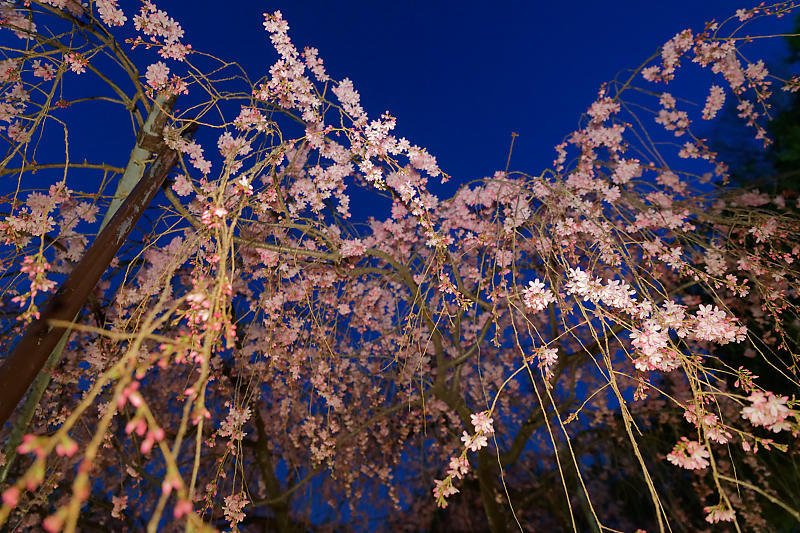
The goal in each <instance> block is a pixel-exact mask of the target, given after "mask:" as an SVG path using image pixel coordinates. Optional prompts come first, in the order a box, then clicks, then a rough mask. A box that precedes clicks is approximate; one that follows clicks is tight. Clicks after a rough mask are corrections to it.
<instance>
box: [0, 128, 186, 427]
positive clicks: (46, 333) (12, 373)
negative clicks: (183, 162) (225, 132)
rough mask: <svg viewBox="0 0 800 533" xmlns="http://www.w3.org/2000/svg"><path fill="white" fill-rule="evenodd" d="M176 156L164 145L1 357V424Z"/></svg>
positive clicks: (169, 169) (173, 151)
mask: <svg viewBox="0 0 800 533" xmlns="http://www.w3.org/2000/svg"><path fill="white" fill-rule="evenodd" d="M194 129H196V128H192V131H190V132H189V134H191V133H193V132H194ZM178 157H179V154H178V153H177V152H176V151H175V150H171V149H169V148H166V147H164V148H162V149H161V151H160V152H159V153H158V156H157V157H156V159H155V161H154V162H153V163H152V164H151V165H150V167H149V168H148V169H147V172H146V173H145V175H144V176H143V177H142V179H141V180H140V181H139V182H138V183H137V184H136V186H135V187H134V188H133V190H132V191H131V193H130V195H128V197H127V198H126V199H125V201H124V203H123V204H122V206H121V207H120V208H119V209H118V210H117V212H116V213H115V214H114V216H113V218H112V219H111V220H110V221H109V223H108V225H107V226H106V227H105V228H104V229H103V230H102V231H101V232H100V234H99V235H98V236H97V238H96V239H95V240H94V242H93V243H92V245H91V246H90V247H89V249H88V250H87V251H86V254H85V255H84V256H83V258H82V259H81V260H80V262H79V263H78V264H77V265H76V266H75V268H74V269H73V270H72V272H71V273H70V274H69V276H68V277H67V279H66V280H65V281H64V283H63V284H62V285H61V287H59V289H58V291H57V292H56V293H55V294H54V295H53V296H52V297H51V298H50V300H49V301H48V302H47V305H46V306H45V308H44V310H43V311H42V312H41V316H40V317H39V319H38V320H36V321H35V322H33V323H31V325H30V326H28V329H27V330H26V331H25V334H24V335H23V336H22V338H21V339H20V340H19V342H18V343H17V344H16V346H14V349H13V350H12V351H11V353H10V354H9V355H8V357H6V359H5V360H4V361H3V365H2V366H0V425H2V424H5V423H6V421H8V419H9V417H10V416H11V414H12V413H13V412H14V409H15V408H16V406H17V404H18V403H19V402H20V400H21V399H22V397H23V396H24V395H25V391H26V390H27V389H28V387H29V386H30V384H31V383H32V382H33V380H34V379H35V378H36V375H37V374H38V373H39V372H40V371H41V370H42V367H43V366H44V364H45V362H46V361H47V358H48V356H49V355H50V352H52V350H53V349H54V348H55V347H56V345H57V344H58V341H59V340H60V339H61V336H62V334H63V333H64V331H65V329H64V328H60V327H53V326H51V325H50V324H49V321H50V320H54V319H55V320H64V321H68V322H69V321H72V320H73V319H74V317H75V315H76V314H78V312H79V311H80V310H81V308H82V307H83V305H84V303H85V302H86V299H87V298H88V296H89V294H90V293H91V291H92V289H94V287H95V285H96V284H97V282H98V281H99V280H100V277H101V276H102V275H103V273H104V272H105V271H106V270H107V268H108V265H109V264H110V263H111V260H112V259H113V258H114V256H115V255H116V254H117V251H119V249H120V247H121V246H122V244H123V243H124V242H125V240H126V239H127V238H128V234H130V232H131V230H132V229H133V228H134V226H136V222H137V221H138V220H139V218H140V217H141V216H142V214H143V213H144V211H145V209H146V208H147V206H148V205H149V204H150V202H151V201H152V200H153V198H154V197H155V196H156V194H157V193H158V190H159V188H160V187H161V184H162V183H163V182H164V180H165V179H166V177H167V175H168V174H169V172H170V171H171V170H172V167H174V166H175V163H176V162H177V161H178Z"/></svg>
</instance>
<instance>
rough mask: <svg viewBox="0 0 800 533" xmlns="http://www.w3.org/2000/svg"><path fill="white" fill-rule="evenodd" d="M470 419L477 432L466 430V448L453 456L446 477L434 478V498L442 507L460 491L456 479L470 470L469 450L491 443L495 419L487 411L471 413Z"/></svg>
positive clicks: (464, 437)
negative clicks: (455, 482) (454, 483)
mask: <svg viewBox="0 0 800 533" xmlns="http://www.w3.org/2000/svg"><path fill="white" fill-rule="evenodd" d="M470 420H471V422H472V425H473V427H474V428H475V433H474V434H472V435H470V434H469V433H467V432H466V431H465V432H464V434H463V435H462V436H461V441H462V442H463V443H464V448H463V450H462V452H461V454H460V455H459V456H458V457H451V458H450V464H449V465H448V467H447V476H446V477H445V478H444V479H441V480H439V479H437V480H434V487H433V498H434V500H436V505H437V506H438V507H440V508H442V509H443V508H445V507H447V498H448V497H450V496H452V495H453V494H456V493H458V489H457V488H456V487H455V485H453V480H454V479H461V478H463V477H464V476H465V475H466V474H467V473H468V472H469V460H468V459H467V451H473V452H477V451H478V450H480V449H482V448H485V447H486V446H488V445H489V442H488V437H490V436H491V435H493V434H494V419H493V418H492V417H490V416H489V413H488V412H486V411H483V412H480V413H474V414H471V415H470Z"/></svg>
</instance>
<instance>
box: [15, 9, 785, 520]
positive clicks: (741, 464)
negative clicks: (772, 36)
mask: <svg viewBox="0 0 800 533" xmlns="http://www.w3.org/2000/svg"><path fill="white" fill-rule="evenodd" d="M792 7H793V6H792V5H790V4H789V3H782V4H778V5H775V6H770V7H764V6H760V7H756V8H753V9H749V10H739V11H738V12H736V14H735V15H734V16H732V17H730V18H728V19H725V20H724V21H723V22H719V23H711V24H709V25H707V27H705V28H704V29H702V30H701V31H694V30H684V31H682V32H680V33H678V34H677V35H676V36H675V37H674V38H673V39H671V40H670V41H669V42H667V43H666V44H665V45H664V46H663V48H662V49H661V50H660V51H659V52H658V53H657V54H655V55H654V56H653V57H651V58H650V59H649V60H648V61H647V62H646V63H644V64H643V65H642V66H641V67H639V68H638V69H636V70H634V71H630V72H629V73H627V74H626V77H625V78H624V79H615V80H613V81H611V82H609V83H608V84H606V85H605V86H603V87H601V88H600V89H599V92H598V95H597V99H596V101H595V102H594V103H592V104H591V105H590V106H589V107H588V110H587V112H586V113H585V115H584V116H583V117H582V119H581V122H580V127H579V129H577V130H576V131H575V132H573V133H572V134H570V135H569V136H568V137H567V138H566V139H565V140H564V141H563V142H562V143H561V144H559V145H558V146H557V147H556V149H555V161H554V162H553V165H552V167H551V168H549V169H546V170H544V171H543V172H541V173H539V174H536V175H532V174H526V173H522V172H513V171H511V170H509V169H508V168H506V169H504V170H502V171H498V172H496V173H495V175H494V176H491V177H488V178H485V179H482V180H479V181H476V182H473V183H468V184H464V185H462V186H461V187H460V188H459V189H458V191H457V192H456V193H455V194H454V195H453V196H452V197H450V198H444V199H443V198H439V197H438V196H437V195H436V194H434V191H435V190H436V186H437V184H438V183H439V182H442V181H446V180H447V179H448V178H449V176H448V175H447V174H446V173H445V172H444V170H446V169H444V170H443V169H440V168H439V167H438V165H437V162H436V159H435V157H434V156H433V154H432V153H430V152H429V151H428V150H427V149H425V148H423V147H420V146H417V145H415V144H413V140H408V139H405V138H397V137H396V136H394V135H393V134H392V131H393V129H394V128H395V124H396V119H395V117H394V116H392V115H391V114H390V113H389V112H388V111H387V112H385V113H383V114H381V115H378V116H376V115H373V114H369V113H368V112H367V110H365V109H364V108H363V107H362V106H361V103H360V96H359V93H358V89H357V87H356V85H355V84H354V83H353V82H352V81H351V80H349V79H347V78H344V79H337V78H335V77H334V76H333V74H330V73H328V72H327V71H326V69H325V66H324V63H323V60H322V59H321V54H320V52H318V51H317V50H316V49H313V48H305V49H304V50H302V51H301V50H299V49H298V48H297V47H296V46H295V44H294V43H293V42H292V40H291V39H290V36H289V25H288V23H287V21H285V20H284V19H283V17H282V15H281V13H280V12H275V13H266V14H265V15H264V29H265V30H266V32H267V34H268V36H269V39H270V41H271V43H272V45H273V46H274V48H275V50H276V51H277V55H278V58H277V60H276V61H275V62H274V63H273V64H272V65H271V66H270V67H269V68H268V70H265V73H256V74H257V75H260V76H263V77H261V78H259V79H258V80H256V81H250V78H249V77H248V76H249V73H245V72H243V71H242V70H241V69H240V68H239V67H238V66H237V65H236V64H235V63H229V62H226V61H223V60H221V59H216V58H214V57H213V56H210V55H207V54H204V53H201V52H199V51H196V50H194V49H193V48H192V46H191V45H190V44H189V42H188V41H187V40H186V38H185V37H186V36H185V34H184V31H183V29H182V27H181V25H180V23H179V22H178V21H176V20H174V19H173V18H171V17H170V16H169V15H168V14H167V13H166V12H164V11H163V10H161V9H160V8H159V7H158V6H156V5H155V4H154V3H152V2H150V1H148V0H144V1H142V2H141V5H140V6H139V11H138V12H133V11H127V9H130V8H129V7H127V6H123V5H119V4H118V3H117V2H116V0H95V1H93V2H89V3H88V4H81V3H79V2H77V1H75V0H29V1H25V2H22V1H19V2H10V1H3V2H2V3H1V4H0V10H1V11H2V21H1V24H2V26H3V29H2V30H1V31H2V32H3V34H4V38H5V39H6V40H7V41H10V40H11V39H12V38H13V39H14V41H13V42H14V43H15V44H14V45H13V46H12V47H6V48H3V49H2V53H3V57H2V58H0V84H2V85H0V127H1V128H2V136H3V139H4V142H5V145H6V146H7V148H6V151H5V155H4V156H3V165H2V169H0V176H2V180H3V182H2V189H0V190H1V191H2V192H1V193H0V194H2V195H3V196H2V197H0V202H2V203H1V204H0V206H1V207H0V211H2V216H1V217H0V241H2V246H0V266H1V267H2V278H0V280H2V281H0V288H1V289H0V298H2V309H3V313H2V315H0V320H1V321H2V326H3V334H2V337H0V347H1V348H0V353H2V354H4V356H6V361H4V363H6V362H10V361H11V360H12V358H14V357H16V354H15V353H14V349H15V346H17V345H18V343H22V342H23V341H22V340H19V338H20V337H21V336H22V335H23V334H24V333H25V332H26V331H27V332H30V331H34V329H32V328H36V327H37V324H42V321H45V322H46V324H45V326H47V328H46V329H52V332H51V333H52V334H55V335H57V336H61V335H62V333H64V332H68V333H66V334H64V336H63V337H61V341H60V342H59V343H58V344H57V345H56V347H55V348H54V349H53V350H52V351H50V350H48V352H47V353H46V354H45V355H44V357H45V358H47V362H46V363H44V359H42V361H43V363H44V368H43V369H42V370H41V371H40V372H39V373H38V375H37V376H36V380H35V381H34V383H33V384H32V385H31V387H30V388H29V390H28V393H27V395H26V396H25V398H24V399H23V400H22V402H21V403H20V405H19V407H17V409H16V410H15V411H14V415H13V416H12V417H11V418H10V419H9V421H8V424H7V425H6V426H5V427H4V428H3V430H2V436H3V439H4V442H5V453H4V455H3V456H2V457H1V458H0V459H2V461H1V462H2V471H1V472H2V474H1V475H2V478H1V480H0V482H2V486H0V491H2V502H3V505H2V508H0V523H2V524H5V526H4V527H8V528H16V529H14V530H18V531H20V530H40V529H41V528H44V529H45V530H47V531H51V532H53V531H61V530H64V531H75V530H76V529H79V530H109V529H110V530H123V529H127V530H141V529H145V528H147V529H149V530H164V531H173V530H181V529H187V530H214V529H233V530H241V531H250V530H252V531H306V530H345V529H347V530H349V529H355V530H380V529H385V530H391V531H395V530H408V531H420V530H437V529H438V530H458V531H461V530H463V531H469V530H474V531H484V530H492V531H505V530H514V529H522V530H570V529H572V530H578V531H590V530H591V531H601V530H606V531H621V530H622V531H633V530H637V529H641V530H648V531H669V530H686V531H696V530H698V529H703V528H706V527H708V526H709V525H710V524H715V523H717V522H725V523H726V524H724V526H726V527H727V526H730V527H735V528H736V529H737V530H742V529H744V530H764V529H765V528H776V527H780V525H781V524H788V523H789V521H800V510H799V509H798V508H797V505H796V502H797V501H800V491H798V489H797V486H796V482H791V477H790V476H792V475H796V473H797V471H796V468H797V467H796V466H793V461H795V462H796V461H797V458H798V455H797V454H798V444H797V442H798V441H797V436H798V434H800V408H799V407H798V403H797V399H796V394H797V386H798V377H799V376H798V367H797V362H798V339H799V338H800V337H799V332H800V324H798V318H797V304H798V294H797V290H798V289H797V278H798V268H797V264H798V263H797V262H798V261H799V260H800V238H799V237H800V235H799V234H798V233H799V229H800V217H798V214H799V213H800V196H798V191H797V190H794V191H778V192H777V193H772V194H767V193H764V192H761V191H760V190H757V189H752V190H751V189H741V188H738V189H737V188H733V187H730V186H728V178H729V175H728V174H729V169H728V168H727V166H726V164H725V162H724V161H721V160H719V158H718V157H717V154H715V153H714V152H713V151H712V150H711V148H710V147H709V145H708V142H707V141H706V140H704V139H702V138H700V137H698V136H697V135H696V134H695V132H694V129H693V128H694V127H695V125H696V124H697V123H700V124H702V122H703V121H707V120H711V119H712V118H714V116H716V115H717V114H718V113H719V112H720V110H722V109H723V108H724V107H725V106H733V107H734V108H735V109H736V110H737V113H738V115H739V117H741V119H742V121H743V123H744V124H745V125H746V127H747V128H749V130H750V131H751V133H752V135H753V136H754V137H755V138H756V139H758V140H760V141H763V142H764V143H768V142H769V138H768V120H769V117H770V96H771V95H772V93H773V92H774V91H788V92H790V93H794V92H796V91H797V90H798V89H799V88H800V81H798V79H797V78H796V77H795V78H792V79H789V80H782V79H779V78H777V77H775V76H773V75H771V74H770V73H769V72H768V70H767V67H766V66H765V64H764V63H763V61H760V60H754V59H753V58H750V57H749V55H747V54H745V53H744V52H743V50H747V47H748V46H749V45H750V44H751V43H750V39H743V38H742V37H744V36H745V35H747V30H745V28H746V27H747V26H746V25H747V24H750V23H751V22H754V21H756V20H757V19H759V18H762V17H773V16H783V15H785V14H786V13H788V12H789V11H790V9H791V8H792ZM120 27H121V28H122V29H125V28H127V29H128V31H131V32H134V31H135V32H136V33H135V35H136V37H135V38H129V39H127V40H125V39H124V38H119V40H117V37H116V36H117V35H118V34H117V32H119V31H122V30H121V28H120ZM120 35H121V34H120ZM143 57H144V58H146V60H145V61H144V62H142V60H141V58H143ZM687 68H695V69H699V70H701V71H702V72H703V73H705V74H706V75H707V80H708V87H707V91H708V92H707V94H708V97H707V100H706V101H705V102H700V103H699V105H696V106H692V105H688V104H687V102H686V101H685V100H683V99H682V98H681V97H680V95H679V94H677V93H676V94H674V95H673V94H671V92H670V91H671V90H672V87H673V86H674V83H675V81H674V80H677V79H678V78H680V76H681V73H682V72H683V70H684V69H687ZM90 77H91V79H89V78H90ZM98 79H99V80H101V81H100V82H98V81H97V80H98ZM89 95H91V96H89ZM109 101H110V102H112V103H114V104H116V105H121V106H123V107H124V109H126V110H127V112H128V113H129V114H130V118H131V123H132V124H134V126H135V131H136V133H137V136H136V137H135V139H134V138H133V137H131V136H127V137H126V135H124V134H123V133H122V132H123V131H125V130H124V129H123V130H121V131H120V134H119V139H120V142H123V140H124V139H126V138H127V139H128V142H129V143H130V145H131V147H132V148H133V152H132V154H131V160H130V162H129V164H128V166H127V167H126V168H120V167H116V166H113V165H111V164H110V163H109V162H108V161H105V160H103V154H102V153H97V154H87V155H86V158H85V159H83V158H81V160H75V159H74V158H73V159H70V157H69V154H70V150H69V143H70V142H74V139H75V137H79V136H80V135H81V128H79V127H77V126H75V125H76V124H78V123H79V122H80V121H81V120H82V116H81V112H82V111H81V106H90V105H109V104H108V102H109ZM123 127H124V126H123ZM195 127H196V133H195V134H194V137H192V131H190V130H193V129H194V128H195ZM78 142H80V141H78ZM59 150H60V151H59ZM175 154H179V157H177V156H175ZM170 156H174V157H177V164H176V165H174V168H173V169H172V172H171V173H170V174H169V176H168V178H167V180H166V181H165V182H164V183H163V186H162V188H161V190H160V192H159V193H158V195H157V196H155V198H154V199H153V200H152V202H151V203H150V205H149V208H148V209H147V211H146V212H145V213H144V216H142V217H141V218H140V219H138V221H133V222H134V223H135V228H134V230H133V232H132V233H131V234H130V236H129V237H128V238H127V240H126V242H125V244H124V245H123V246H122V248H121V249H120V250H119V252H118V253H116V255H115V256H114V257H113V259H112V260H110V262H109V263H108V264H107V265H106V264H103V265H99V266H100V267H101V268H102V269H103V270H102V272H103V276H102V278H101V279H100V281H99V283H97V284H96V286H94V287H93V289H92V291H91V292H90V293H89V294H88V295H86V298H85V301H83V300H81V301H79V302H77V304H78V305H79V307H76V309H78V308H79V309H80V311H79V312H77V314H76V315H75V317H74V319H73V320H66V321H65V320H61V321H52V320H50V319H51V315H50V314H49V312H50V311H48V309H50V308H47V307H46V305H47V304H46V302H47V301H48V298H50V297H51V295H52V294H53V293H55V292H56V289H57V288H58V287H59V286H60V285H61V284H62V283H65V279H66V278H67V277H68V276H72V277H71V278H70V279H73V278H74V277H82V276H84V275H85V273H84V272H85V270H84V269H85V268H86V265H85V262H81V259H82V258H84V257H87V256H88V255H87V254H89V253H90V252H89V251H88V250H89V246H90V245H93V246H97V247H100V248H102V247H104V246H108V244H107V240H108V239H109V237H108V234H109V233H111V232H105V233H102V234H101V233H100V231H101V229H102V228H106V227H108V228H120V227H121V223H120V219H121V217H122V216H121V215H120V216H117V217H115V216H114V214H115V212H118V211H117V210H118V209H119V210H120V211H119V212H120V213H121V212H122V210H123V208H124V207H125V206H128V205H130V204H132V203H134V198H135V195H136V194H137V193H136V191H135V190H134V192H131V190H132V189H133V185H134V184H135V183H136V182H137V180H141V182H142V183H144V182H145V180H148V179H154V178H153V176H154V175H155V171H154V170H153V169H155V168H157V167H158V164H159V163H161V164H163V162H164V161H167V160H169V159H168V158H169V157H170ZM146 169H147V170H146ZM167 170H170V168H167ZM129 194H130V196H129ZM356 202H358V207H359V209H355V208H354V204H355V203H356ZM370 203H374V204H375V205H376V206H381V205H386V206H390V212H388V213H384V212H381V211H380V209H379V208H376V210H375V212H374V213H371V216H369V217H367V216H363V217H361V215H359V213H363V212H364V211H363V209H362V208H361V205H362V204H368V205H369V204H370ZM120 205H122V206H123V208H120ZM127 222H128V227H129V228H130V227H133V224H132V223H130V221H127ZM114 231H117V229H114ZM120 231H121V230H120ZM97 266H98V265H94V267H95V268H96V267H97ZM28 334H30V333H28ZM54 344H55V341H54ZM28 356H29V354H26V355H25V357H28ZM31 357H32V356H31ZM0 373H2V371H0ZM26 385H27V384H26ZM2 394H3V391H0V395H2ZM8 401H9V400H8V399H6V398H2V399H0V404H2V403H4V402H5V403H7V402H8ZM14 402H16V400H14ZM793 502H794V503H793Z"/></svg>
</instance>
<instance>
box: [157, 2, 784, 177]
mask: <svg viewBox="0 0 800 533" xmlns="http://www.w3.org/2000/svg"><path fill="white" fill-rule="evenodd" d="M158 4H159V6H160V7H162V8H163V9H166V10H168V11H169V13H170V14H171V15H172V16H173V17H175V18H176V19H178V20H179V21H180V22H181V23H182V24H183V27H184V29H185V31H186V37H185V41H186V42H191V43H192V44H193V46H194V47H195V48H196V49H201V50H204V51H210V52H213V53H214V54H215V55H217V56H219V57H222V58H227V59H233V60H236V61H238V62H239V63H240V64H241V65H242V66H244V67H245V68H246V69H247V71H248V72H249V74H250V75H251V77H252V78H253V79H256V78H258V77H259V76H261V75H263V74H264V73H265V72H266V69H267V68H268V65H269V64H271V63H272V62H273V61H274V59H275V54H274V52H273V51H272V49H271V45H270V44H269V41H268V39H267V34H266V33H265V32H264V30H263V27H262V21H263V17H262V15H261V14H262V13H263V12H264V11H268V10H269V11H274V10H281V11H282V13H283V15H284V18H285V19H286V20H287V21H288V22H289V25H290V27H291V29H290V31H289V34H290V36H291V38H292V40H293V41H294V43H295V45H296V46H297V47H298V48H300V49H302V48H303V47H304V46H315V47H317V48H318V49H319V51H320V57H322V58H323V60H324V61H325V63H326V66H327V68H328V72H329V74H331V75H332V76H333V77H334V78H336V79H341V78H344V77H349V78H350V79H352V80H353V82H354V84H355V87H356V89H357V90H358V91H359V92H360V93H361V96H362V101H363V103H364V107H365V109H366V110H367V112H368V113H369V114H370V116H375V117H377V115H379V114H380V113H381V112H383V111H384V110H387V109H388V110H390V111H391V112H392V114H393V115H394V116H395V117H397V119H398V129H397V130H396V131H397V133H398V135H402V136H405V137H407V138H408V139H409V140H411V141H412V143H416V144H419V145H421V146H426V147H428V149H429V150H430V151H431V153H433V154H434V155H436V156H437V158H438V160H439V163H440V165H441V166H442V168H443V169H444V170H445V171H446V172H448V173H450V174H451V175H453V176H454V178H455V181H456V182H464V181H466V180H469V179H473V178H478V177H482V176H484V175H491V173H493V172H494V170H497V169H502V168H503V167H504V166H505V161H506V156H507V152H508V145H509V142H510V134H511V132H512V131H515V132H517V133H518V134H519V137H518V138H517V140H516V143H515V149H514V156H513V159H512V168H513V169H516V170H524V171H527V172H530V173H538V172H539V171H540V170H541V169H542V168H544V167H546V166H548V165H550V163H551V162H552V159H553V154H554V152H553V149H552V147H553V145H555V144H557V143H558V142H560V141H561V139H562V137H563V136H564V135H566V134H568V133H569V132H570V131H572V130H573V129H575V126H576V124H577V120H578V117H579V115H580V113H581V112H583V111H585V110H586V108H587V107H588V105H589V104H590V103H591V102H592V101H593V99H594V97H595V95H596V92H597V89H598V88H599V86H600V85H601V84H602V83H603V82H604V81H606V80H608V79H611V78H613V77H614V76H615V74H616V73H617V72H619V71H620V70H623V69H626V68H632V67H636V66H638V65H639V64H640V63H641V61H642V60H643V59H645V58H647V57H648V56H649V55H650V54H651V53H653V52H654V51H655V50H656V49H657V48H658V47H659V46H660V45H661V44H662V43H663V42H665V41H666V40H667V39H669V38H671V37H672V36H673V35H675V34H676V33H677V32H678V31H680V30H682V29H684V28H693V29H701V28H702V26H703V24H704V22H705V21H707V20H711V19H714V18H716V19H717V20H721V19H724V18H725V17H727V16H729V15H732V14H733V12H734V11H735V10H736V9H738V8H740V7H750V6H752V5H754V4H748V3H746V2H738V1H731V0H706V1H702V2H698V1H697V0H693V1H692V0H670V1H668V2H666V1H655V2H647V1H642V0H638V1H633V0H626V1H613V2H596V1H585V0H582V1H572V2H532V1H517V2H507V1H505V2H504V1H499V2H491V3H485V2H472V1H461V2H454V1H451V2H426V1H413V2H389V1H338V2H330V1H328V2H326V1H320V0H316V1H310V0H303V1H297V0H280V1H253V2H231V3H229V4H228V5H231V6H235V7H231V8H230V9H226V8H225V6H224V5H220V3H219V2H217V1H214V2H212V1H210V0H195V1H193V2H185V1H182V0H181V1H178V0H162V1H161V2H159V3H158ZM778 27H782V28H786V29H788V28H790V27H791V20H789V19H788V18H786V19H783V20H782V21H781V25H780V26H778ZM702 91H705V88H704V89H702ZM704 98H705V93H704V92H699V93H698V94H697V100H698V101H700V102H702V100H703V99H704Z"/></svg>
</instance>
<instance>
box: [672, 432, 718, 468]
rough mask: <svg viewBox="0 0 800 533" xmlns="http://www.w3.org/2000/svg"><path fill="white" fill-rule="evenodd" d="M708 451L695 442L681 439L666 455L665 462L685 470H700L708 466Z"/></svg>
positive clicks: (709, 455)
mask: <svg viewBox="0 0 800 533" xmlns="http://www.w3.org/2000/svg"><path fill="white" fill-rule="evenodd" d="M709 457H711V454H710V453H709V451H708V450H707V449H706V448H705V446H703V445H702V444H700V443H699V442H697V441H695V440H689V439H687V438H686V437H681V440H680V442H678V443H677V444H676V445H675V447H674V448H673V449H672V451H671V452H670V453H669V454H667V461H669V462H670V463H672V464H674V465H675V466H680V467H681V468H685V469H687V470H702V469H704V468H706V467H707V466H708V465H709V462H708V458H709Z"/></svg>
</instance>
